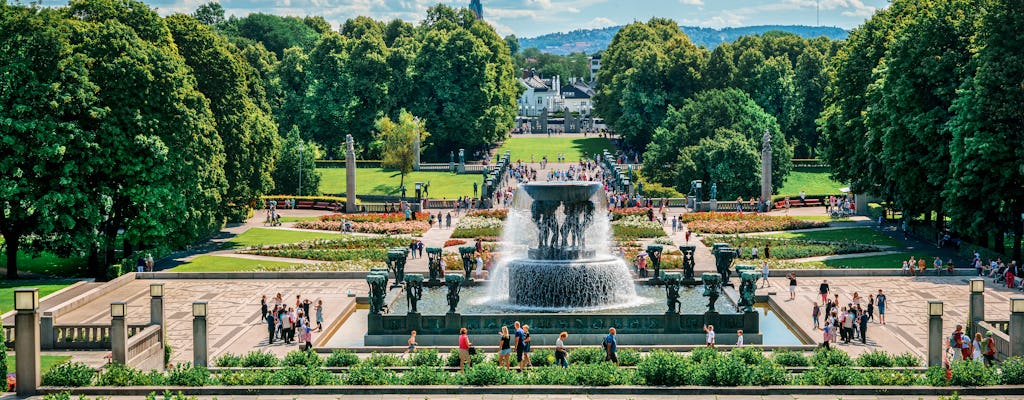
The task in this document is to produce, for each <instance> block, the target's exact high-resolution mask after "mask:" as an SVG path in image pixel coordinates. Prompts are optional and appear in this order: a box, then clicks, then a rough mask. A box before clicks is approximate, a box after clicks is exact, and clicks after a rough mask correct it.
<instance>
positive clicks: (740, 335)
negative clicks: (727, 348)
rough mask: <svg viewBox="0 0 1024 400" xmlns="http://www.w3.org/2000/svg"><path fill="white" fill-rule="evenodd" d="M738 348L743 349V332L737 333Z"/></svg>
mask: <svg viewBox="0 0 1024 400" xmlns="http://www.w3.org/2000/svg"><path fill="white" fill-rule="evenodd" d="M736 347H743V330H742V329H740V330H738V331H736Z"/></svg>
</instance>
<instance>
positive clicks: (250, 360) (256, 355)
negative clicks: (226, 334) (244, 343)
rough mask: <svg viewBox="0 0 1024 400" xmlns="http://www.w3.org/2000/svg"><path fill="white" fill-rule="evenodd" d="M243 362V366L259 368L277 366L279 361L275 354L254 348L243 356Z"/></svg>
mask: <svg viewBox="0 0 1024 400" xmlns="http://www.w3.org/2000/svg"><path fill="white" fill-rule="evenodd" d="M241 364H242V366H243V367H249V368H259V367H276V366H277V364H278V362H277V357H276V356H274V355H273V354H271V353H269V352H266V351H262V350H254V351H250V352H249V354H246V355H245V356H243V357H242V361H241Z"/></svg>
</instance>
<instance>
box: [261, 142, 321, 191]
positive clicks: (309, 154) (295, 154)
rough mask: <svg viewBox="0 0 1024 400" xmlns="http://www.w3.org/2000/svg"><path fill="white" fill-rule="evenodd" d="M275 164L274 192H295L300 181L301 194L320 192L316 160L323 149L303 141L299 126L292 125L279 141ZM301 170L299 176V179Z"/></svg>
mask: <svg viewBox="0 0 1024 400" xmlns="http://www.w3.org/2000/svg"><path fill="white" fill-rule="evenodd" d="M279 151H280V153H278V155H277V164H275V165H274V172H273V177H274V183H275V184H274V190H273V192H272V193H274V194H292V195H293V194H297V193H299V185H300V182H301V185H302V187H301V189H302V194H303V195H305V196H315V195H317V194H319V193H320V178H321V177H320V173H319V172H317V170H316V160H317V159H320V158H322V157H323V155H324V151H323V150H322V149H321V148H320V146H318V145H317V144H316V143H314V142H312V141H305V140H302V138H301V137H300V136H299V128H298V127H295V126H292V128H291V129H289V130H288V134H287V135H286V136H285V138H284V140H283V141H282V143H281V147H280V150H279ZM299 170H302V173H301V177H302V179H299V176H300V173H299Z"/></svg>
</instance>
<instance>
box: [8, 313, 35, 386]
mask: <svg viewBox="0 0 1024 400" xmlns="http://www.w3.org/2000/svg"><path fill="white" fill-rule="evenodd" d="M41 351H42V350H41V349H40V345H39V312H38V311H37V310H31V311H18V313H17V314H16V315H15V316H14V356H15V357H16V358H17V359H16V360H15V366H14V371H15V373H16V375H17V386H18V388H17V390H18V397H28V396H32V395H34V394H36V390H37V389H38V388H39V384H40V382H42V377H41V375H40V372H39V368H40V364H39V353H40V352H41Z"/></svg>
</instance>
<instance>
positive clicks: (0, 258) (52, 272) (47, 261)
mask: <svg viewBox="0 0 1024 400" xmlns="http://www.w3.org/2000/svg"><path fill="white" fill-rule="evenodd" d="M0 268H3V269H5V270H6V269H7V252H6V251H0ZM18 272H31V273H34V274H39V275H45V276H53V277H74V276H89V268H88V265H87V264H86V259H85V258H84V257H71V258H61V257H57V256H55V255H53V254H51V253H47V252H43V253H42V254H40V255H39V257H32V256H30V255H28V254H26V253H25V252H23V251H19V252H18Z"/></svg>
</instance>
